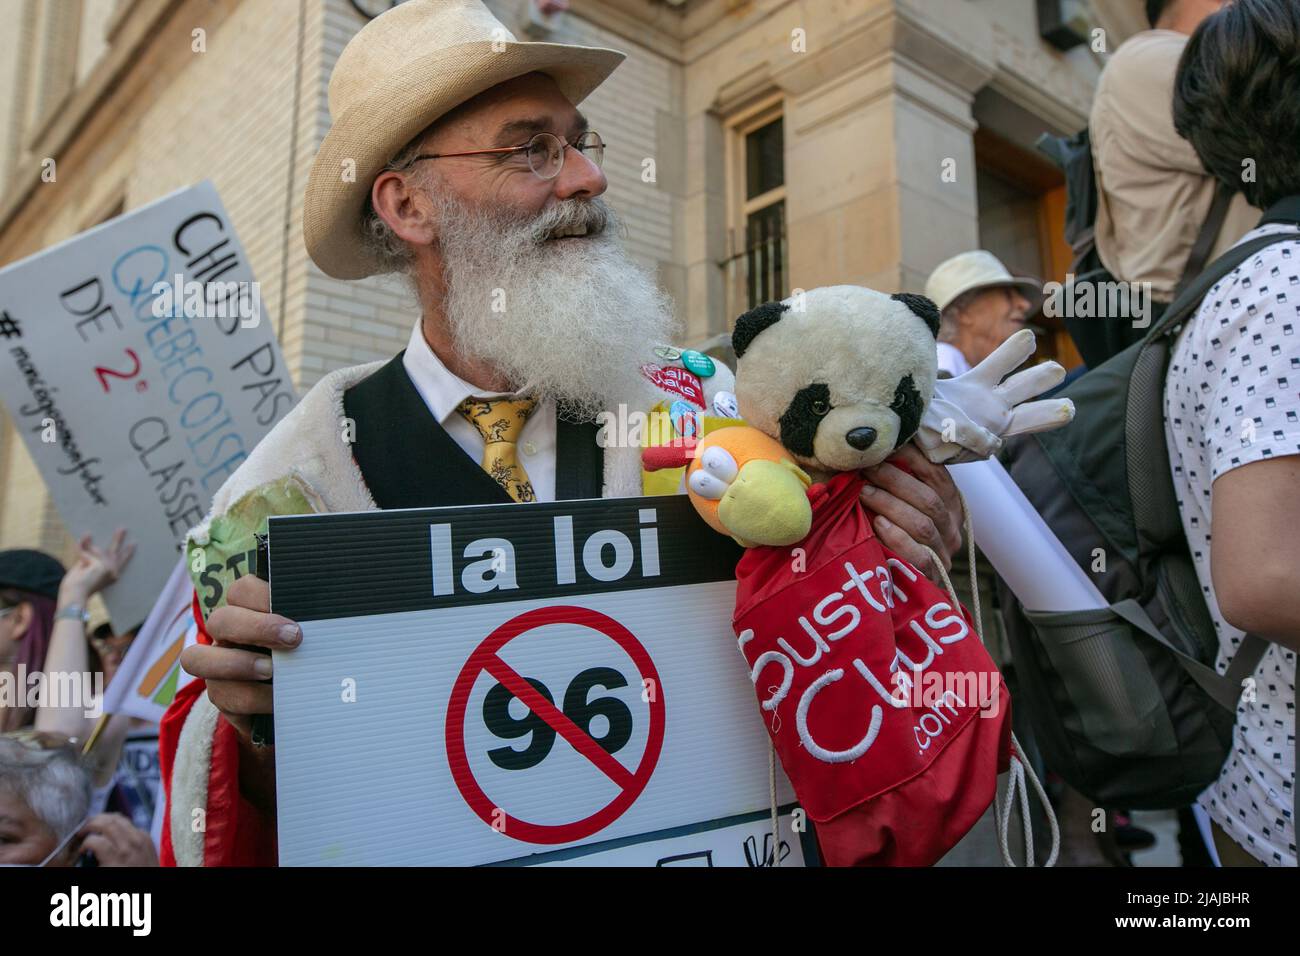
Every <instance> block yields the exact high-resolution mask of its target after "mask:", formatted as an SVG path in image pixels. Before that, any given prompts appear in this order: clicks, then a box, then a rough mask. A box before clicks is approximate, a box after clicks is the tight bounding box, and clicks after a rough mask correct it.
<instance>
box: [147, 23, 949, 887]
mask: <svg viewBox="0 0 1300 956" xmlns="http://www.w3.org/2000/svg"><path fill="white" fill-rule="evenodd" d="M622 59H623V55H622V54H621V53H617V52H615V51H612V50H603V49H593V48H587V47H575V46H564V45H560V44H550V43H520V42H517V41H515V40H514V39H513V38H511V37H510V36H509V34H508V33H507V32H506V31H505V29H504V27H502V26H501V24H500V23H499V22H498V21H496V20H495V18H493V17H492V15H491V14H490V13H489V12H488V11H487V9H486V8H485V7H483V6H482V4H481V3H480V2H479V0H409V2H407V3H404V4H401V5H399V6H397V7H394V8H393V9H392V10H390V11H388V12H386V13H384V14H382V15H381V16H379V17H378V18H376V19H375V20H373V21H372V22H371V23H369V24H368V25H367V26H366V27H364V28H363V29H362V30H361V31H360V32H359V33H358V34H357V35H356V36H355V37H354V38H353V39H352V41H351V42H350V43H349V44H348V46H347V48H346V49H345V50H344V51H343V53H342V55H341V56H340V58H339V61H338V63H337V65H336V67H335V69H334V74H333V76H332V77H331V82H330V113H331V117H332V120H333V123H332V126H331V128H330V130H329V132H328V134H327V135H326V137H325V139H324V141H323V142H322V144H321V147H320V150H319V152H318V154H317V157H316V161H315V164H314V166H313V169H312V174H311V178H310V180H309V182H308V186H307V190H306V195H305V197H304V211H303V225H304V237H305V241H306V245H307V249H308V252H309V253H310V255H311V256H312V259H313V260H314V261H315V263H316V264H317V265H318V266H319V267H320V268H321V269H322V270H323V271H324V272H326V273H327V274H329V275H331V276H335V277H337V278H345V279H355V278H362V277H364V276H368V275H375V274H381V273H391V272H398V273H401V274H404V275H405V276H406V277H407V278H408V279H409V281H410V283H411V285H412V286H413V288H414V291H415V293H416V295H417V297H418V301H419V304H420V309H421V316H420V320H419V322H417V323H416V324H415V327H414V329H413V331H412V333H411V337H410V342H409V344H408V346H407V348H406V350H405V351H404V352H402V353H401V354H399V355H398V356H397V357H395V358H394V359H392V360H391V361H389V362H386V363H382V362H381V363H374V364H371V365H365V366H360V367H356V368H347V369H340V370H338V371H336V372H333V373H331V374H329V375H327V376H325V377H324V379H322V380H321V381H320V382H319V383H318V384H317V385H316V386H315V387H314V388H313V389H312V390H311V391H310V392H309V393H308V394H307V395H306V396H305V397H304V398H303V400H302V401H301V402H300V403H299V405H298V406H297V407H296V408H295V409H294V410H293V411H292V412H291V413H290V414H289V415H288V416H287V417H286V418H285V419H284V420H283V421H282V422H281V423H280V424H279V425H277V427H276V428H275V429H274V430H273V431H272V432H271V434H270V435H268V436H267V438H266V439H265V440H264V441H263V442H262V443H261V444H260V445H259V446H258V447H257V448H256V449H255V451H254V452H253V453H252V455H250V457H249V458H248V460H247V461H246V462H244V464H243V465H242V466H241V467H240V469H239V471H238V472H236V473H235V474H234V475H232V476H231V478H230V479H229V481H227V482H226V484H225V485H224V486H223V487H222V488H221V489H220V490H219V492H218V493H217V495H216V497H215V499H214V502H213V507H212V511H211V513H210V514H209V516H208V517H207V519H206V520H205V521H204V522H203V524H201V525H199V526H198V527H197V528H195V529H193V530H192V531H191V533H190V536H189V540H188V542H187V547H188V549H189V550H188V553H189V554H191V555H198V554H200V553H201V555H202V558H201V560H198V559H196V560H195V563H194V564H192V569H193V570H194V571H195V573H194V577H195V584H196V602H195V603H196V608H197V609H198V610H199V612H200V614H199V616H200V624H201V638H200V641H201V642H200V644H198V645H197V646H194V647H190V648H188V649H187V650H186V651H185V652H184V654H183V656H182V664H183V666H184V667H185V669H186V670H187V671H188V672H189V673H191V674H193V675H194V676H195V677H196V678H197V679H196V680H195V681H193V682H192V683H190V684H189V685H187V687H185V688H184V689H182V690H181V691H180V692H179V693H178V695H177V698H176V702H175V703H174V704H173V705H172V708H171V709H170V710H169V712H168V714H167V716H166V718H165V720H164V722H163V725H162V731H161V756H162V770H163V775H164V780H165V782H166V784H167V791H168V825H167V826H166V827H165V828H164V837H163V853H162V858H163V861H164V863H165V864H177V863H179V864H182V865H184V864H191V865H194V864H199V865H202V864H207V865H215V864H244V865H247V864H273V863H274V862H275V837H274V834H275V827H274V823H275V795H274V759H275V757H274V754H275V750H274V746H273V745H270V744H268V743H267V742H266V741H265V740H263V739H260V737H259V735H258V734H255V733H254V720H253V718H254V717H255V716H256V715H265V714H270V713H271V710H272V693H271V686H270V680H269V679H270V677H271V657H270V656H269V655H268V654H266V653H265V650H266V649H271V648H278V649H285V648H292V647H295V646H297V645H298V644H299V643H300V641H301V640H302V635H301V631H300V630H299V628H298V626H297V625H296V624H294V623H293V622H291V621H288V620H286V619H285V618H283V617H279V616H277V615H274V614H271V613H269V589H268V587H267V585H266V584H265V583H264V582H262V581H260V580H258V579H257V578H256V577H254V576H253V575H251V574H247V573H246V572H247V570H248V567H249V565H250V563H251V562H250V559H249V552H250V551H251V550H253V549H254V548H255V543H254V539H253V533H254V532H255V531H257V530H258V529H259V528H260V527H261V526H262V525H263V524H264V522H265V519H266V517H267V516H268V515H271V514H293V513H306V512H342V511H364V510H373V509H387V508H409V507H427V506H438V505H465V504H494V503H508V502H510V501H512V500H513V501H521V502H523V501H533V500H538V501H553V500H565V499H576V498H583V497H600V496H604V497H620V496H631V495H638V494H640V493H641V476H642V473H641V468H640V448H638V447H628V448H622V447H606V448H601V447H599V445H598V443H597V440H596V435H597V430H596V427H595V423H594V418H595V416H596V415H597V413H599V412H601V411H603V410H607V409H614V410H616V409H618V408H619V407H620V406H623V407H625V408H627V409H629V410H633V411H639V412H642V413H644V412H646V411H649V410H650V408H651V407H653V406H654V405H655V404H656V403H659V402H663V401H665V400H667V401H672V400H674V399H676V398H679V397H680V394H678V393H677V392H676V391H675V390H677V389H680V388H681V387H682V384H681V382H682V379H681V377H680V375H678V376H676V377H675V376H673V375H665V374H662V373H664V372H665V367H664V366H658V365H655V364H654V363H655V362H656V359H655V356H654V351H653V350H654V349H655V347H656V346H664V345H667V344H668V343H671V342H672V341H673V338H674V332H675V326H674V322H673V318H672V315H673V313H672V306H671V303H670V301H669V300H668V298H667V297H666V296H665V295H663V293H661V292H660V291H659V290H658V289H657V288H656V285H655V282H654V280H653V278H652V277H651V276H650V275H648V274H647V273H646V272H645V271H644V270H643V269H641V268H640V267H639V266H637V265H636V264H635V263H634V262H633V261H632V260H631V259H630V258H629V257H628V256H627V255H626V254H625V253H624V251H623V250H622V248H621V247H620V245H619V243H618V241H617V237H616V233H617V221H616V220H615V218H614V216H613V214H612V211H611V210H610V209H609V207H608V206H607V205H606V204H605V203H604V201H603V200H602V199H601V195H602V194H603V193H604V192H605V188H606V180H605V176H604V174H603V173H602V171H601V161H602V159H603V153H604V146H603V143H602V141H601V139H600V137H599V136H598V135H597V134H596V133H594V132H593V131H592V130H590V129H589V128H588V126H587V120H586V119H585V118H584V117H583V115H582V114H581V113H580V112H579V111H578V110H577V108H576V104H578V103H579V102H581V100H582V99H583V98H585V96H586V95H587V94H588V93H590V92H591V90H593V89H594V88H595V87H596V86H598V85H599V83H600V82H601V81H602V80H604V78H605V77H606V76H607V75H608V74H609V73H610V72H611V71H612V70H613V69H614V68H615V67H616V66H617V65H618V64H619V62H621V60H622ZM668 354H672V353H668ZM676 371H678V372H680V371H682V370H680V369H677V370H676ZM733 381H734V380H733V378H732V376H731V373H730V372H729V371H728V370H727V369H725V368H724V367H722V366H721V365H718V366H717V368H716V370H715V372H714V374H712V375H708V376H704V377H702V378H700V379H698V380H696V381H695V384H696V386H697V387H698V389H699V391H700V393H701V394H700V396H699V397H700V398H702V400H703V401H705V402H708V403H712V402H713V400H714V399H715V398H716V397H717V395H718V393H719V392H727V391H728V390H730V389H731V388H732V387H733ZM724 398H725V396H724ZM904 454H905V457H906V459H907V461H908V463H909V465H910V466H911V470H912V472H913V475H907V474H906V473H904V471H902V470H900V469H897V468H894V467H893V466H890V465H883V466H880V467H879V469H878V471H876V473H875V474H874V476H873V481H874V483H875V485H876V486H877V489H876V492H875V494H874V495H873V497H872V508H873V510H875V511H876V512H878V513H879V514H880V515H882V516H883V517H884V518H885V519H886V521H887V524H886V525H884V526H881V529H880V530H881V533H882V537H884V538H885V539H886V543H887V544H889V545H890V546H891V547H893V548H894V549H895V550H896V551H900V552H902V553H903V554H904V555H905V556H907V557H909V558H910V559H912V560H913V561H915V563H917V564H919V565H922V566H924V565H926V564H927V563H928V559H927V558H926V557H925V553H926V552H925V550H924V546H929V547H931V548H933V549H934V550H935V551H936V552H937V553H938V554H939V555H940V556H941V558H942V560H944V561H945V562H947V561H948V558H949V556H950V555H951V553H952V552H953V551H954V550H955V548H956V547H958V546H959V544H960V540H961V535H960V529H959V518H958V516H959V514H960V505H959V503H958V496H957V493H956V490H955V487H954V486H953V484H952V482H951V480H950V479H949V478H948V476H947V473H946V472H945V471H944V469H943V468H941V467H938V466H934V465H931V464H930V462H929V461H928V460H927V459H926V458H925V457H924V456H922V455H921V454H919V453H918V452H916V451H915V449H911V448H910V446H909V448H908V449H907V450H906V451H905V452H904ZM913 476H914V477H913ZM199 568H202V569H203V570H199ZM241 571H242V572H245V573H243V574H242V576H241V575H240V572H241ZM358 653H364V651H362V650H360V649H359V650H358ZM199 821H202V825H201V826H200V825H199Z"/></svg>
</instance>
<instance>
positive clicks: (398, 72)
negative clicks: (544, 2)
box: [302, 0, 624, 279]
mask: <svg viewBox="0 0 1300 956" xmlns="http://www.w3.org/2000/svg"><path fill="white" fill-rule="evenodd" d="M623 58H624V54H622V53H619V52H618V51H617V50H605V49H600V48H598V47H585V46H571V45H568V44H562V43H529V42H523V43H521V42H519V41H518V40H516V39H515V37H514V35H513V34H512V33H510V31H509V30H507V29H506V28H505V27H504V26H502V24H501V21H499V20H498V19H497V18H496V17H494V16H493V15H492V14H491V12H489V10H488V9H487V7H485V6H484V5H483V3H482V2H481V0H407V2H406V3H402V4H399V5H397V6H395V7H393V8H391V9H390V10H387V11H385V12H384V13H382V14H380V15H379V16H378V17H376V18H375V19H374V20H371V21H370V22H369V23H368V24H366V25H365V26H364V27H362V28H361V30H360V31H359V32H358V33H357V35H356V36H354V37H353V38H352V39H351V40H350V41H349V42H348V45H347V46H346V47H344V49H343V52H342V53H341V54H339V59H338V62H337V63H336V64H335V66H334V72H333V74H332V75H331V76H330V84H329V107H330V121H331V126H330V129H329V132H327V133H326V134H325V139H324V141H322V143H321V145H320V149H319V150H318V151H317V153H316V159H315V161H314V162H313V163H312V167H311V175H310V176H309V177H308V180H307V191H306V193H305V195H304V196H303V211H302V230H303V238H304V240H305V241H306V244H307V253H308V254H309V255H310V256H311V257H312V259H313V260H314V261H315V263H316V265H318V266H320V268H321V269H322V270H323V271H324V272H325V273H327V274H328V275H331V276H334V277H335V278H336V279H361V278H364V277H365V276H368V275H374V274H375V273H377V272H380V271H381V270H382V265H381V264H380V263H379V262H378V261H377V260H376V259H375V258H373V257H372V256H371V255H370V254H369V253H368V252H367V248H366V244H365V242H364V236H363V234H362V228H361V215H362V210H363V209H364V208H365V204H366V200H367V199H368V198H369V196H370V187H371V185H372V184H373V183H374V180H375V177H376V176H377V175H378V174H379V172H380V170H382V169H383V168H384V166H385V165H387V164H388V163H389V162H390V161H391V160H392V158H393V156H395V155H396V154H397V153H398V151H400V150H401V149H402V147H404V146H405V145H406V144H407V143H409V142H410V141H411V140H412V139H413V138H414V137H415V136H416V134H418V133H419V132H420V131H421V130H423V129H424V128H425V127H426V126H428V125H429V124H431V123H432V122H433V121H434V120H436V119H438V118H439V117H440V116H443V115H444V114H446V113H449V112H450V111H451V110H453V109H455V108H456V107H457V106H459V105H460V104H461V103H464V102H465V101H466V100H469V99H472V98H473V97H475V96H477V95H478V94H479V93H482V92H483V91H484V90H487V89H490V88H491V87H493V86H496V85H497V84H498V83H504V82H505V81H507V80H512V79H514V78H515V77H518V76H523V75H524V74H526V73H534V72H537V73H545V74H546V75H548V76H550V77H551V78H552V79H553V80H555V83H556V85H557V86H559V88H560V92H561V93H563V94H564V95H565V97H567V98H568V99H569V101H570V102H572V103H574V104H577V103H580V102H581V101H582V100H583V99H585V98H586V97H587V95H588V94H589V93H591V91H592V90H594V89H595V88H596V87H597V86H599V85H600V84H601V83H602V82H603V81H604V79H605V77H607V76H609V74H610V73H611V72H613V70H614V68H615V67H616V66H618V65H619V63H621V62H623ZM349 161H350V162H349ZM352 164H355V166H353V165H352Z"/></svg>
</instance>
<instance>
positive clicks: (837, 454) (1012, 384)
mask: <svg viewBox="0 0 1300 956" xmlns="http://www.w3.org/2000/svg"><path fill="white" fill-rule="evenodd" d="M938 331H939V310H938V308H937V307H936V306H935V304H934V303H933V302H931V301H930V300H929V299H927V298H925V297H924V296H920V295H912V294H908V293H896V294H893V295H887V294H885V293H881V292H876V291H874V290H872V289H867V288H863V287H860V286H850V285H840V286H827V287H823V288H818V289H812V290H810V291H807V292H804V293H800V294H799V295H796V296H793V297H791V298H789V299H786V300H784V301H782V302H769V303H766V304H764V305H761V306H758V307H757V308H755V309H753V310H751V311H749V312H746V313H745V314H744V315H742V316H740V318H739V319H737V320H736V327H735V331H734V332H733V334H732V347H733V349H734V351H735V353H736V359H737V362H736V400H737V405H738V407H739V410H740V414H741V418H742V419H743V422H744V423H745V424H747V425H748V426H749V427H743V426H742V427H731V428H723V429H719V430H717V431H715V432H713V433H711V434H710V435H708V436H707V437H705V438H704V439H702V440H700V441H699V442H693V441H691V442H687V443H686V444H688V445H689V446H690V447H689V448H686V449H685V452H686V453H685V454H682V451H683V449H681V448H680V447H679V448H678V449H676V452H677V456H676V458H674V457H673V455H672V450H669V449H651V450H649V451H647V453H646V456H645V461H646V467H647V468H655V467H667V466H669V465H671V464H677V465H680V464H682V461H683V459H684V460H685V463H686V465H687V471H686V490H687V492H688V494H689V495H690V498H691V501H692V503H693V504H694V505H695V507H696V509H697V510H698V511H699V513H700V514H701V516H702V517H703V518H704V519H705V521H707V522H708V523H709V524H710V525H711V526H712V527H713V528H714V529H715V530H718V531H721V532H722V533H724V534H728V535H730V536H732V537H733V538H735V539H736V540H737V541H739V542H740V543H741V544H742V545H745V546H747V547H749V546H753V545H776V546H783V545H790V544H795V543H797V542H798V541H800V540H802V538H803V537H804V535H806V534H807V532H808V530H809V527H810V524H811V520H812V512H811V507H810V505H809V503H808V491H809V489H810V487H812V486H813V485H816V484H821V483H824V482H826V481H828V480H829V479H830V478H831V476H832V475H834V474H836V473H841V472H851V471H852V472H856V471H860V470H862V469H864V468H870V467H871V466H873V465H877V464H879V463H880V462H882V461H884V460H885V459H886V458H888V457H889V456H890V455H891V454H893V453H894V452H895V451H896V450H897V449H899V448H901V447H902V446H903V444H905V443H906V442H908V441H910V440H912V439H913V438H914V437H915V438H916V440H917V443H918V444H919V445H921V446H922V448H923V449H924V450H925V452H926V454H927V455H928V457H929V458H930V459H931V460H932V461H934V462H935V463H943V462H945V461H955V460H973V459H976V458H983V457H988V455H989V454H990V453H992V452H993V451H996V449H997V447H998V446H999V445H1000V444H1001V437H1002V436H1005V435H1010V434H1018V433H1023V432H1028V431H1036V430H1042V429H1046V428H1055V427H1058V426H1060V425H1063V424H1065V423H1067V422H1068V421H1070V419H1071V418H1073V415H1074V407H1073V405H1072V404H1071V403H1070V402H1069V401H1068V400H1048V401H1037V402H1024V404H1020V403H1021V402H1022V401H1024V400H1025V399H1027V398H1029V397H1032V396H1033V395H1035V394H1038V393H1039V392H1041V391H1043V390H1045V389H1046V388H1049V387H1051V386H1052V385H1054V384H1056V383H1057V382H1059V381H1060V379H1061V378H1062V377H1063V376H1064V374H1065V370H1064V369H1063V368H1061V366H1060V365H1058V364H1057V363H1055V362H1045V363H1042V364H1041V365H1038V366H1035V367H1034V368H1032V369H1030V370H1028V371H1026V372H1022V373H1019V374H1017V375H1013V376H1011V377H1010V378H1008V379H1007V380H1006V381H1005V382H1001V383H1000V382H999V379H1000V378H1001V377H1002V376H1003V375H1005V374H1006V373H1007V372H1009V371H1011V370H1012V369H1014V368H1015V367H1016V366H1017V365H1019V364H1020V363H1021V362H1023V361H1024V359H1026V358H1027V357H1028V356H1029V355H1030V354H1031V353H1032V351H1033V342H1034V335H1033V332H1032V331H1030V330H1028V329H1022V330H1021V331H1019V332H1017V333H1016V334H1015V335H1013V336H1012V337H1011V338H1010V339H1008V341H1007V342H1006V343H1005V344H1004V345H1003V346H1002V347H1001V348H999V349H998V350H997V352H995V353H994V355H993V356H990V358H989V359H988V360H986V362H984V363H981V365H980V366H978V367H977V368H976V369H974V370H972V371H971V372H970V373H967V374H966V375H963V376H960V377H959V378H955V379H951V380H947V381H941V382H939V383H938V386H936V378H937V357H936V350H935V342H936V338H937V336H938ZM937 389H938V391H937ZM963 406H965V408H963ZM981 421H982V422H984V423H985V424H986V425H987V426H989V427H985V426H984V425H981V424H978V422H981ZM738 425H740V423H739V422H738Z"/></svg>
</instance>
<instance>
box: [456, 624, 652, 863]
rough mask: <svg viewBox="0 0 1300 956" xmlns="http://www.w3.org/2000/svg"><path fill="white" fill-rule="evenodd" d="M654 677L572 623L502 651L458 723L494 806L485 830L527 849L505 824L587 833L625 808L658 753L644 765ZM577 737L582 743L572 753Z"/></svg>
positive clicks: (481, 674) (469, 760) (476, 684)
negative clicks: (614, 808)
mask: <svg viewBox="0 0 1300 956" xmlns="http://www.w3.org/2000/svg"><path fill="white" fill-rule="evenodd" d="M657 679H658V678H657V674H655V675H645V674H643V673H642V668H641V667H639V666H638V664H637V662H636V661H634V660H633V659H632V657H631V655H630V654H628V652H627V651H626V650H625V649H624V648H623V647H622V646H621V645H620V644H618V643H616V642H615V641H612V640H610V639H609V638H608V636H606V635H604V634H602V633H600V632H599V631H598V630H594V629H592V628H590V627H586V626H582V625H580V624H576V623H554V624H544V625H543V626H540V627H534V628H532V629H530V630H526V631H525V632H523V633H521V634H519V635H518V636H516V637H514V638H513V639H511V640H509V641H508V642H506V643H505V644H503V645H502V646H500V647H499V649H498V650H497V652H496V653H495V654H494V655H492V656H491V658H489V663H488V664H487V666H485V667H484V668H482V669H481V670H479V671H478V674H477V676H476V677H475V678H474V679H473V684H472V687H471V689H470V691H469V696H468V699H467V701H466V704H465V709H464V716H463V720H464V746H465V750H464V760H465V763H466V768H467V770H468V773H469V775H470V776H471V777H472V778H473V781H474V783H475V784H476V785H477V787H478V788H479V789H481V791H482V794H483V796H484V797H485V798H486V801H487V804H489V805H490V806H491V808H493V812H492V814H491V818H490V819H485V821H484V822H486V823H489V825H491V826H493V827H494V828H495V829H497V830H499V831H501V832H503V833H504V834H505V835H506V836H514V837H515V838H516V839H523V840H524V841H525V842H533V841H532V840H530V839H529V838H528V836H527V835H526V834H525V835H523V836H521V834H520V833H519V832H515V833H511V832H510V824H509V821H510V820H515V821H526V822H527V823H528V824H531V825H533V827H538V828H561V829H558V830H556V831H554V832H556V833H565V832H572V834H573V837H574V838H575V839H576V838H580V837H582V836H586V835H589V834H588V833H587V832H586V830H588V829H591V828H590V827H586V826H585V825H584V823H583V821H588V820H593V821H594V820H595V819H597V818H599V817H601V816H602V811H605V810H606V809H607V808H609V807H610V805H611V804H613V803H616V802H619V803H625V802H626V796H627V795H629V794H628V791H629V789H631V788H634V787H635V789H636V790H638V791H639V790H640V787H641V786H644V782H642V783H641V784H640V785H639V786H638V785H637V783H635V782H634V781H635V778H637V777H638V776H641V775H639V774H638V771H641V773H642V774H644V773H645V772H647V771H651V770H652V769H653V760H654V758H655V757H657V754H651V762H650V765H649V766H647V765H645V764H644V763H643V761H644V760H645V758H646V756H647V748H648V747H649V746H650V739H651V722H652V710H654V709H655V708H656V707H657V708H659V711H660V714H662V703H661V702H660V701H659V699H658V698H659V695H660V693H661V688H659V687H658V686H657V683H656V681H657ZM534 694H535V695H537V696H536V697H532V695H534ZM529 700H531V701H532V703H533V704H535V706H530V704H529ZM542 701H544V702H545V703H544V704H543V703H541V702H542ZM547 705H549V706H547ZM557 715H562V716H557ZM449 733H454V729H452V728H449ZM575 733H580V734H582V735H585V737H586V738H589V742H588V741H578V742H579V746H578V747H575V746H574V739H575V738H574V734H575ZM593 744H594V747H593V746H592V745H593ZM597 749H598V750H599V753H598V752H597ZM583 751H585V753H584V752H583ZM475 809H476V812H477V811H481V809H482V808H481V807H479V808H475ZM620 815H621V814H620ZM479 816H480V817H485V816H486V815H485V814H483V813H482V812H479ZM608 822H609V823H612V822H613V820H610V821H608ZM570 828H572V829H570ZM601 828H603V826H602V827H601ZM529 829H531V828H529ZM547 842H550V840H547Z"/></svg>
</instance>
